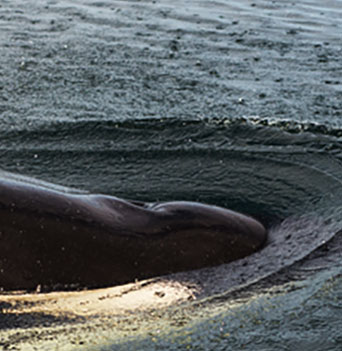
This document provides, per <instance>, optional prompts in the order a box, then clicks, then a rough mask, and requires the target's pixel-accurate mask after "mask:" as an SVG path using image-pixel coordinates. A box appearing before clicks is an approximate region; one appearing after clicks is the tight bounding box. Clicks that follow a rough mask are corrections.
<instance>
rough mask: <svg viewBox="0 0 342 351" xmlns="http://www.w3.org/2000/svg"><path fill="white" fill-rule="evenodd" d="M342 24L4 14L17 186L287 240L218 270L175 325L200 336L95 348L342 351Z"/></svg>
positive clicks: (265, 13)
mask: <svg viewBox="0 0 342 351" xmlns="http://www.w3.org/2000/svg"><path fill="white" fill-rule="evenodd" d="M341 8H342V2H341V1H338V0H336V1H327V2H324V5H322V2H319V1H315V0H312V1H304V0H303V1H299V2H297V3H295V4H290V3H287V2H283V1H272V2H271V1H266V0H265V1H260V2H255V3H253V2H250V1H247V0H244V1H215V2H211V1H210V2H196V1H190V2H186V5H185V3H183V2H181V1H102V2H91V1H86V0H82V1H81V0H79V1H75V2H68V1H38V2H33V1H26V2H25V4H24V5H23V4H21V2H19V1H3V2H2V3H1V5H0V50H1V56H0V77H1V80H0V160H1V168H2V169H3V170H5V171H10V172H14V173H17V174H23V175H29V176H34V177H36V178H38V179H42V180H46V181H49V182H52V183H57V184H62V185H65V186H70V187H75V188H79V189H86V190H89V191H92V192H101V193H109V194H113V195H116V196H119V197H124V198H125V197H126V198H130V199H137V200H148V201H158V200H174V199H178V200H192V201H201V202H206V203H211V204H216V205H220V206H224V207H228V208H231V209H234V210H237V211H241V212H245V213H248V214H250V215H253V216H255V217H257V218H259V219H260V220H262V221H264V222H265V223H266V224H267V225H268V226H269V228H270V240H269V243H268V245H267V246H266V247H265V248H264V249H263V250H262V251H261V252H259V253H257V254H256V255H253V256H252V257H249V258H247V259H245V260H242V261H239V262H235V263H233V264H232V265H227V266H223V267H219V268H217V269H216V270H215V272H216V273H215V279H217V280H215V279H212V281H210V275H211V274H212V272H213V270H209V271H208V277H207V278H206V279H207V282H208V284H209V282H210V289H209V290H208V291H210V294H209V298H208V297H207V298H206V299H205V300H203V301H202V300H200V301H199V304H198V303H195V304H189V306H186V307H180V308H179V310H177V308H176V310H173V312H172V313H174V314H177V313H184V316H185V317H184V323H183V324H181V325H180V324H177V325H171V326H170V325H169V324H160V325H159V324H158V325H155V326H153V325H151V326H150V327H149V328H147V329H146V330H148V332H146V333H135V332H134V330H133V329H132V330H131V329H130V328H129V326H127V333H126V334H125V335H122V333H118V332H117V331H116V330H115V329H113V330H112V331H108V330H106V332H105V334H103V337H102V338H101V335H102V334H101V332H96V333H95V332H94V335H96V336H97V338H98V339H96V340H97V341H96V342H95V341H94V340H93V341H92V342H93V343H94V345H95V346H94V345H93V346H89V347H90V348H91V349H94V347H95V348H96V349H99V350H100V349H101V350H153V349H155V350H187V349H189V350H263V351H265V350H274V349H277V350H298V349H301V350H303V351H304V350H310V351H312V350H317V351H318V350H319V351H321V350H329V351H330V350H340V349H341V347H342V329H341V327H340V325H341V323H342V318H341V306H342V305H341V302H340V301H341V297H342V280H341V274H342V265H341V255H342V254H341V247H342V239H341V234H339V231H341V229H342V204H341V199H342V176H341V174H342V172H341V171H342V161H341V158H342V153H341V151H342V145H341V142H342V139H341V136H342V73H341V72H342V71H341V67H342V59H341V57H342V51H341V44H342V39H341V38H342V20H341V18H342V16H341V15H342V11H341ZM3 176H5V174H3ZM243 286H245V288H243ZM230 289H235V290H236V292H235V293H231V292H230V291H231V290H230ZM210 296H211V297H210ZM104 335H105V336H104ZM85 347H86V345H83V346H80V349H84V348H85ZM66 349H67V348H66Z"/></svg>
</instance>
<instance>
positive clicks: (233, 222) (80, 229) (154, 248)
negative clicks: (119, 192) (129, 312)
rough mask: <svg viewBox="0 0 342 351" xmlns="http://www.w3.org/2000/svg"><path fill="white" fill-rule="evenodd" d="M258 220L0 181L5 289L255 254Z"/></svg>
mask: <svg viewBox="0 0 342 351" xmlns="http://www.w3.org/2000/svg"><path fill="white" fill-rule="evenodd" d="M266 237H267V233H266V230H265V228H264V227H263V225H262V224H260V223H259V222H258V221H256V220H254V219H252V218H250V217H248V216H245V215H242V214H239V213H236V212H233V211H230V210H226V209H223V208H220V207H215V206H210V205H203V204H199V203H195V202H181V201H179V202H166V203H142V202H135V201H126V200H122V199H119V198H116V197H112V196H106V195H91V194H69V193H64V192H62V191H56V190H53V189H50V188H46V187H44V186H39V185H37V184H30V183H26V182H24V181H17V180H7V179H4V180H0V288H2V289H3V290H18V289H20V290H21V289H26V290H32V289H36V287H37V286H38V285H41V286H45V287H48V288H51V289H53V288H56V287H57V288H58V289H63V287H65V286H69V285H73V286H77V287H88V288H92V287H106V286H114V285H118V284H123V283H127V282H132V281H135V280H136V279H144V278H150V277H154V276H158V275H163V274H168V273H173V272H179V271H185V270H192V269H197V268H202V267H206V266H214V265H219V264H222V263H227V262H230V261H233V260H237V259H239V258H242V257H244V256H247V255H249V254H252V253H253V252H255V251H256V250H258V249H259V248H260V247H261V246H262V245H263V244H264V242H265V240H266Z"/></svg>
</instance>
